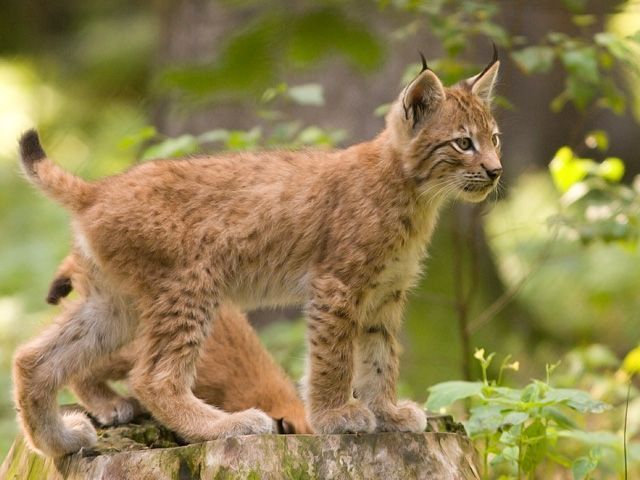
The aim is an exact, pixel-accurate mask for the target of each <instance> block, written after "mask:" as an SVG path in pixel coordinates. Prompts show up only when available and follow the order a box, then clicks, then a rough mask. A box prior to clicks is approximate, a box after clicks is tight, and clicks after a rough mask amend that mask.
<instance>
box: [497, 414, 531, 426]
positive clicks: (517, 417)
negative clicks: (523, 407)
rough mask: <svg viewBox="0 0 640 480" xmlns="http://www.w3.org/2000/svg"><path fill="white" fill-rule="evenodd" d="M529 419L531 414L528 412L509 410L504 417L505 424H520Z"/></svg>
mask: <svg viewBox="0 0 640 480" xmlns="http://www.w3.org/2000/svg"><path fill="white" fill-rule="evenodd" d="M527 420H529V414H528V413H526V412H509V413H507V414H506V415H505V416H504V418H503V419H502V424H503V425H520V424H521V423H524V422H526V421H527Z"/></svg>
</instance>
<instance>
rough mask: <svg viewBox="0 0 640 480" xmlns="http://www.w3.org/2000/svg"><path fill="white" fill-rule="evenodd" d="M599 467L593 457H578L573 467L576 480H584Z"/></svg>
mask: <svg viewBox="0 0 640 480" xmlns="http://www.w3.org/2000/svg"><path fill="white" fill-rule="evenodd" d="M597 466H598V461H597V460H596V459H595V458H593V457H591V456H588V457H578V458H576V460H575V461H574V462H573V465H571V473H573V479H574V480H584V479H586V478H587V475H589V474H590V473H591V472H593V471H594V470H595V469H596V467H597Z"/></svg>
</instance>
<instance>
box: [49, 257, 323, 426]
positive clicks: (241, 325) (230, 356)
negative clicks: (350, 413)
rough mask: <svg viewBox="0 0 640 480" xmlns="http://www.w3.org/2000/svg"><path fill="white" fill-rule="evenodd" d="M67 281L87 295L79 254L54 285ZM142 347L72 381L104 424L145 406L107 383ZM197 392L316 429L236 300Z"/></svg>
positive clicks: (226, 310)
mask: <svg viewBox="0 0 640 480" xmlns="http://www.w3.org/2000/svg"><path fill="white" fill-rule="evenodd" d="M61 280H70V281H71V280H72V282H70V284H71V283H73V285H74V286H75V285H78V286H79V294H80V296H83V295H84V290H83V289H84V288H86V279H85V278H84V272H83V271H82V270H81V269H80V268H79V266H78V265H77V263H76V261H75V257H74V255H69V256H68V257H67V258H65V260H64V261H63V262H62V264H61V266H60V267H59V268H58V271H57V272H56V277H55V279H54V282H53V285H55V284H56V283H59V282H60V281H61ZM67 293H68V292H67ZM65 295H66V293H65V294H64V295H61V296H65ZM51 296H52V294H51V293H50V297H51ZM61 296H59V297H57V298H55V302H52V303H57V301H58V300H59V299H60V297H61ZM139 350H140V346H138V345H136V344H135V342H133V344H132V345H127V346H125V347H124V348H122V349H121V350H119V351H118V352H117V353H116V354H113V355H109V356H108V357H107V358H105V359H104V360H103V361H102V362H100V364H99V365H97V366H95V367H94V369H93V370H88V371H86V372H82V373H80V374H77V375H76V376H75V378H74V379H73V380H72V381H71V386H72V389H73V391H74V393H75V394H76V396H77V397H78V398H79V399H80V401H81V403H82V404H83V405H84V406H85V407H86V408H87V410H88V411H89V412H90V413H91V414H92V415H93V416H94V417H95V418H96V419H97V420H98V421H99V422H100V423H101V424H103V425H111V424H121V423H126V422H128V421H130V420H131V419H132V418H134V416H135V415H136V414H137V413H139V412H140V411H141V407H140V405H139V404H138V402H137V401H136V400H135V399H133V398H122V397H121V396H119V395H118V394H117V393H116V392H114V391H113V390H112V389H111V388H110V387H109V385H108V384H107V383H106V382H107V381H108V380H121V379H125V378H126V377H127V376H128V374H129V371H130V370H131V368H132V367H133V365H134V363H135V358H136V355H137V352H138V351H139ZM193 391H194V393H195V395H196V396H197V397H198V398H200V399H202V400H204V401H205V402H207V403H208V404H210V405H214V406H216V407H219V408H221V409H222V410H224V411H225V412H239V411H241V410H247V409H250V408H258V409H260V410H262V411H263V412H265V413H266V414H267V415H269V416H270V417H271V418H273V419H274V420H278V421H281V424H282V425H283V426H284V427H286V430H287V433H298V434H305V433H312V430H311V427H310V426H309V424H308V423H307V421H306V418H305V411H304V405H303V404H302V401H301V400H300V398H299V397H298V394H297V392H296V389H295V387H294V386H293V384H292V383H291V380H289V378H288V377H287V375H286V373H285V372H284V371H283V370H282V368H281V367H280V366H279V365H278V364H277V363H276V362H275V361H274V360H273V358H272V357H271V355H269V353H268V352H267V350H266V349H265V348H264V346H263V345H262V343H261V342H260V339H259V338H258V336H257V334H256V332H255V330H254V329H253V328H252V327H251V325H250V324H249V321H248V319H247V317H246V316H245V315H243V314H242V312H240V311H239V310H238V309H237V308H235V307H234V306H233V305H222V306H221V307H220V310H219V311H218V315H217V318H216V335H215V336H213V335H210V336H209V337H208V338H207V339H206V341H205V343H204V346H203V348H202V353H201V355H200V358H199V360H198V362H197V364H196V380H195V385H194V387H193Z"/></svg>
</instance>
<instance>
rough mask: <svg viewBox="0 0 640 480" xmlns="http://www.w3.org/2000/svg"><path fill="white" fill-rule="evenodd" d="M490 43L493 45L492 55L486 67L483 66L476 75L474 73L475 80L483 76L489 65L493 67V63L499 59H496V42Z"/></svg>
mask: <svg viewBox="0 0 640 480" xmlns="http://www.w3.org/2000/svg"><path fill="white" fill-rule="evenodd" d="M491 45H492V46H493V55H492V57H491V61H490V62H489V63H488V64H487V66H486V67H484V69H483V70H482V71H481V72H480V73H479V74H478V75H476V76H475V77H474V78H475V81H477V80H480V79H481V78H482V77H484V74H485V73H487V72H488V71H489V69H490V68H491V67H493V66H494V65H495V63H496V62H497V61H498V60H499V59H498V48H497V47H496V43H495V42H491ZM474 83H475V82H474Z"/></svg>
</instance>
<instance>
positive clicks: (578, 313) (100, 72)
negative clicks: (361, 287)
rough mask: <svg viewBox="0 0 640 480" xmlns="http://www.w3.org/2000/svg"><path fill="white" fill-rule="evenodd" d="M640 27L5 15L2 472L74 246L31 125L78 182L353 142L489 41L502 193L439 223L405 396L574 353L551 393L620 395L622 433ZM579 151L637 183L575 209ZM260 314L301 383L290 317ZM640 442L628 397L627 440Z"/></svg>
mask: <svg viewBox="0 0 640 480" xmlns="http://www.w3.org/2000/svg"><path fill="white" fill-rule="evenodd" d="M638 29H640V4H638V2H635V1H631V0H628V1H596V0H592V1H588V0H563V1H553V0H542V1H539V2H524V1H483V2H480V1H472V0H414V1H409V0H405V1H401V0H386V1H385V0H381V1H364V0H362V1H360V0H348V1H340V2H338V1H319V2H317V1H316V2H312V1H306V0H297V1H293V0H292V1H278V2H275V1H274V2H258V1H254V0H227V1H217V2H214V1H203V0H180V1H176V2H168V1H156V2H125V1H122V0H113V1H108V2H107V1H104V0H99V1H94V2H81V1H79V0H69V1H66V2H45V1H44V0H29V1H17V0H5V4H4V8H3V15H2V16H0V32H2V36H1V37H0V127H1V128H0V232H1V234H0V247H1V248H0V458H3V457H4V455H5V453H6V451H7V450H8V448H9V446H10V444H11V442H12V438H13V436H14V434H15V431H16V425H15V420H14V411H13V406H12V402H11V379H10V364H11V356H12V352H13V350H14V348H15V346H16V345H17V344H19V343H20V342H22V341H24V340H25V339H27V338H29V337H31V336H32V335H33V334H34V333H35V332H37V331H38V329H40V328H41V327H42V326H43V325H45V324H47V323H48V322H49V321H50V320H51V319H52V318H53V317H54V316H55V315H56V312H57V309H56V308H55V307H49V306H47V305H46V304H45V302H44V297H45V294H46V291H47V287H48V284H49V281H50V280H51V277H52V275H53V273H54V271H55V269H56V266H57V264H58V262H59V261H60V260H61V259H62V258H63V257H64V256H65V254H66V252H67V251H68V248H69V239H70V236H69V230H68V216H67V214H66V213H65V212H64V211H63V210H62V209H61V208H60V207H58V206H57V205H54V204H53V203H52V202H50V201H48V200H46V199H45V198H43V197H42V196H41V195H40V194H38V193H37V192H35V191H34V189H33V188H31V187H30V186H29V185H28V184H27V182H25V181H24V179H22V178H21V174H20V172H19V168H18V162H17V155H16V139H17V137H18V136H19V135H20V133H21V132H22V131H24V130H25V129H27V128H31V127H33V126H37V127H38V129H39V131H40V133H41V136H42V138H43V142H44V144H45V146H46V148H47V151H48V153H49V154H50V155H51V156H52V157H53V158H55V159H56V161H58V162H59V163H60V164H62V165H63V166H64V167H65V168H67V169H69V170H71V171H73V172H75V173H77V174H78V175H81V176H83V177H86V178H97V177H101V176H104V175H107V174H111V173H115V172H119V171H121V170H123V169H124V168H126V167H127V166H130V165H132V164H133V163H135V162H137V161H143V160H145V159H149V158H155V157H166V156H181V155H188V154H192V153H201V152H215V151H219V150H221V149H242V148H268V147H270V146H276V145H286V146H289V147H298V146H304V145H312V146H317V147H319V148H327V147H333V146H345V145H349V144H352V143H355V142H359V141H362V140H366V139H367V138H371V137H372V136H373V135H375V134H376V133H377V132H378V131H379V130H380V129H381V128H382V127H383V115H384V112H385V108H386V105H387V103H388V102H390V101H391V100H393V99H394V98H395V97H396V95H397V94H398V92H399V91H400V89H401V88H402V86H403V85H404V84H405V83H406V82H407V80H408V79H410V78H411V76H412V75H414V74H415V73H416V71H417V70H418V69H419V63H418V60H419V58H418V53H417V52H418V50H420V51H422V52H423V53H424V54H425V56H426V57H427V59H428V60H429V65H430V67H431V68H432V69H433V70H434V71H435V72H436V73H437V74H438V75H439V76H440V77H441V78H443V79H444V80H445V83H452V82H454V81H457V80H458V79H460V78H463V77H465V76H468V75H472V74H474V73H477V72H478V69H479V68H481V67H482V66H483V64H485V63H486V62H487V61H488V60H489V58H490V56H491V42H492V41H493V42H495V43H496V44H497V45H498V48H499V51H500V55H501V59H502V60H503V62H502V68H501V75H500V82H499V85H498V94H499V97H498V98H497V100H496V104H497V109H496V115H497V117H498V119H499V123H500V125H501V129H502V131H503V164H504V168H505V177H506V178H505V180H504V184H503V185H502V188H501V191H500V194H499V195H496V196H495V197H494V198H491V199H490V200H489V201H487V202H485V204H483V205H480V206H475V207H467V206H461V205H452V206H450V207H448V208H447V209H446V210H445V211H444V212H443V215H442V221H441V225H440V226H439V228H438V231H437V234H436V237H435V239H434V241H433V244H432V246H431V248H430V255H431V258H430V259H429V262H428V266H427V268H426V274H425V276H424V281H423V282H422V284H421V285H420V287H419V288H417V289H416V290H415V292H414V294H413V296H412V298H411V303H410V306H409V309H408V313H407V319H406V328H405V334H404V337H403V343H404V355H403V362H402V382H401V385H400V390H401V393H402V394H404V395H408V396H411V397H413V398H415V399H417V400H420V401H424V400H425V399H426V397H427V388H428V387H429V386H430V385H432V384H434V383H436V382H441V381H444V380H450V379H455V378H466V379H471V378H477V376H478V374H479V370H478V369H477V368H476V366H475V365H474V363H473V359H472V356H473V351H474V348H475V347H484V348H485V349H487V350H488V351H497V352H500V353H501V354H503V355H506V354H511V355H512V356H513V358H515V359H518V360H519V361H520V369H519V371H518V372H517V373H514V374H513V375H512V376H511V377H510V381H512V382H513V383H518V382H521V381H527V380H528V379H530V378H531V377H543V376H544V372H545V364H548V363H555V362H556V361H558V360H560V359H563V358H567V359H568V360H566V361H565V363H564V368H565V371H564V376H562V375H561V376H560V377H559V380H558V381H559V382H562V381H565V382H569V383H572V384H581V385H583V388H585V389H588V390H589V391H590V392H592V393H593V394H594V395H595V396H598V397H599V398H603V399H605V400H607V401H610V402H612V403H613V404H614V407H615V408H614V409H613V410H612V412H611V414H610V418H609V419H608V420H607V422H608V423H607V428H609V429H611V430H614V431H615V432H619V431H620V429H621V425H622V424H621V421H622V417H621V412H622V410H623V409H624V398H623V395H622V394H621V393H620V392H621V387H623V385H622V384H621V383H620V381H616V380H615V378H616V377H615V372H616V370H617V369H618V367H619V365H618V363H616V362H619V360H620V359H622V358H623V357H624V355H625V354H626V353H627V352H628V351H629V350H630V349H632V348H633V347H634V346H636V345H637V344H638V342H639V340H640V323H639V322H638V315H637V312H638V311H639V309H638V307H640V294H639V291H640V268H639V267H640V253H639V252H638V249H637V243H638V236H637V228H638V215H639V212H640V209H639V208H638V204H637V203H633V202H634V201H635V199H634V198H632V199H631V200H630V201H629V203H628V204H627V203H625V204H624V209H623V210H624V211H623V210H621V208H622V207H621V206H620V202H621V200H620V199H619V198H618V197H615V195H614V194H613V193H612V191H609V190H610V189H611V188H613V187H612V186H611V185H610V183H613V184H615V188H618V187H621V186H623V185H627V186H629V185H632V182H633V179H634V177H635V174H637V173H638V172H639V171H640V158H639V157H638V152H639V150H638V148H637V138H638V133H639V127H638V112H640V109H639V104H638V96H637V95H636V92H637V91H638V87H639V86H640V85H639V84H638V72H639V67H638V63H637V59H638V58H640V57H639V56H638V53H640V52H639V50H638V46H639V43H638V42H639V41H640V36H639V35H638V33H637V31H638ZM565 145H566V146H569V147H571V148H572V149H573V151H574V152H575V155H576V156H578V157H580V158H581V157H588V158H593V159H595V160H596V161H600V160H603V159H605V158H609V157H616V158H617V157H619V158H621V159H623V160H624V164H625V166H626V172H625V174H624V177H623V178H622V179H619V178H617V177H616V178H613V181H612V182H610V183H606V182H609V180H611V179H607V178H604V177H602V178H604V180H603V181H604V182H605V183H606V186H605V188H603V189H602V191H600V190H598V191H597V192H596V194H594V195H595V196H596V197H597V198H596V199H595V200H594V199H593V198H592V197H589V198H587V200H586V204H585V205H583V206H582V207H580V206H579V205H578V207H576V205H575V204H574V203H573V202H571V201H567V198H566V194H565V193H564V192H563V191H562V189H561V188H560V189H559V188H557V187H556V186H554V183H553V180H552V177H551V175H550V174H549V173H548V169H547V165H548V164H549V162H550V161H551V159H552V158H553V157H554V155H555V152H556V151H557V150H558V149H559V148H560V147H562V146H565ZM572 165H573V164H572ZM567 168H569V167H567ZM571 168H573V167H571ZM585 168H586V167H585ZM585 175H587V176H588V173H585ZM596 176H597V175H596ZM578 177H580V172H578ZM614 177H615V175H614ZM581 179H582V177H580V178H578V179H577V180H581ZM601 180H602V179H601ZM594 181H595V180H594ZM590 188H591V187H590ZM594 188H595V187H594ZM608 189H609V190H608ZM628 189H629V192H632V193H630V194H629V195H631V196H633V195H634V193H633V192H637V190H633V188H632V187H630V186H629V187H628ZM590 192H591V190H590ZM603 192H604V193H603ZM598 195H599V196H598ZM603 195H604V197H606V198H604V197H603ZM614 197H615V198H614ZM585 198H586V197H585ZM603 198H604V200H603ZM621 198H622V197H621ZM625 198H626V197H625ZM598 202H599V203H598ZM616 202H618V203H616ZM594 207H595V208H596V210H593V208H594ZM589 208H591V210H589ZM598 208H599V210H598ZM607 208H608V210H607ZM576 209H577V210H579V211H577V210H576ZM621 212H622V213H621ZM621 215H622V216H621ZM252 318H253V319H254V321H255V324H256V325H258V326H259V328H260V332H261V335H262V337H263V338H264V340H265V342H266V343H267V345H268V346H269V348H270V349H271V350H272V351H273V353H274V354H275V355H276V357H277V358H278V360H279V361H281V362H282V363H283V364H284V365H285V366H286V368H287V369H288V370H289V372H291V373H292V375H293V376H295V377H297V376H299V375H300V373H301V370H302V361H303V357H304V325H303V322H302V320H300V319H299V315H298V313H297V312H295V311H293V312H292V311H287V312H275V313H274V312H257V313H254V314H253V317H252ZM594 345H596V347H594ZM594 348H595V350H594ZM594 352H596V353H594ZM598 352H600V353H602V352H605V354H602V355H604V356H602V355H600V356H598V354H597V353H598ZM562 368H563V367H561V369H562ZM569 372H573V373H572V374H571V375H573V377H571V378H570V379H569V380H567V378H568V377H567V376H566V375H567V374H568V373H569ZM563 379H564V380H563ZM581 382H582V383H581ZM622 391H624V388H622ZM634 392H635V390H634ZM63 397H64V399H67V400H68V399H69V397H68V394H65V395H63ZM638 430H640V402H639V401H638V400H637V399H633V400H632V402H631V404H630V417H629V431H630V434H631V436H633V435H636V434H637V432H638ZM614 470H615V469H614ZM558 478H564V477H558Z"/></svg>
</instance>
